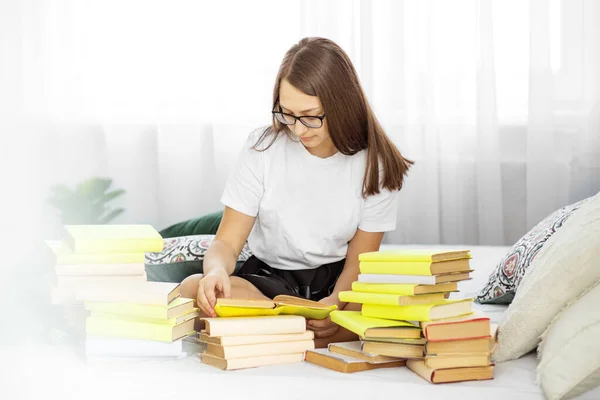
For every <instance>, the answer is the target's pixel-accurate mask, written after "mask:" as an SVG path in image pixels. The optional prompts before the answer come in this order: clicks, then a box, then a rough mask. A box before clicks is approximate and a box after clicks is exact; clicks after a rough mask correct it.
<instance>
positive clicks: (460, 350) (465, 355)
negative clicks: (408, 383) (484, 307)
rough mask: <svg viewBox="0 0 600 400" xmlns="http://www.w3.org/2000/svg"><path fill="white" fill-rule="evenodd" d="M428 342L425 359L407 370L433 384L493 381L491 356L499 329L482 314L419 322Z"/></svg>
mask: <svg viewBox="0 0 600 400" xmlns="http://www.w3.org/2000/svg"><path fill="white" fill-rule="evenodd" d="M420 326H421V328H422V330H423V335H424V336H425V339H426V344H425V350H424V358H423V359H413V360H408V361H407V364H406V365H407V367H408V368H410V369H411V370H412V371H413V372H415V373H416V374H418V375H419V376H421V377H422V378H424V379H426V380H427V381H429V382H431V383H447V382H459V381H470V380H485V379H493V377H494V365H493V364H492V362H491V354H492V352H493V350H494V346H495V345H496V340H497V336H496V332H497V328H498V327H497V325H495V324H491V323H490V319H489V317H487V316H485V315H484V314H483V313H482V312H480V311H475V312H474V313H472V314H469V315H465V316H459V317H452V318H447V319H442V320H436V321H429V322H420Z"/></svg>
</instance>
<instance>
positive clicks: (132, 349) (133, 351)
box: [85, 336, 184, 357]
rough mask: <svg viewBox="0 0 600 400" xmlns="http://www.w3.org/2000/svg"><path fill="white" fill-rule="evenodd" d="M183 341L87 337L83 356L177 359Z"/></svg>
mask: <svg viewBox="0 0 600 400" xmlns="http://www.w3.org/2000/svg"><path fill="white" fill-rule="evenodd" d="M182 354H184V352H183V341H182V340H176V341H174V342H159V341H155V340H141V339H127V338H107V337H101V336H88V337H87V338H86V339H85V355H86V356H98V357H108V356H110V357H179V356H181V355H182Z"/></svg>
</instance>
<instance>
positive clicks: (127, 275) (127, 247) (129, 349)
mask: <svg viewBox="0 0 600 400" xmlns="http://www.w3.org/2000/svg"><path fill="white" fill-rule="evenodd" d="M64 232H65V235H64V239H63V240H62V241H58V242H48V244H49V246H50V247H51V248H52V250H53V251H54V254H55V256H56V257H55V258H56V262H55V272H56V280H55V282H56V285H55V286H54V287H53V288H52V302H53V303H54V304H59V305H61V306H62V307H63V308H64V309H65V310H67V311H69V314H70V315H71V316H72V318H71V319H70V320H69V322H70V323H71V328H73V330H74V332H75V334H76V335H77V336H76V339H77V342H79V341H80V340H79V339H81V341H82V342H83V344H84V346H85V350H84V353H85V357H86V359H87V360H91V359H93V358H104V357H109V358H111V357H115V358H119V357H134V358H137V357H152V356H159V357H160V356H175V355H177V356H179V355H181V353H182V351H181V348H182V346H181V343H177V341H178V340H179V339H181V338H183V337H185V336H187V335H189V334H191V333H193V331H194V329H193V328H194V319H195V317H196V316H197V315H198V312H197V309H196V308H195V307H194V300H193V299H184V298H181V297H180V292H179V284H176V283H175V284H173V283H164V282H147V281H146V273H145V264H144V257H145V253H146V252H158V251H161V250H162V248H163V239H162V237H161V236H160V234H159V233H158V232H157V231H156V230H155V229H154V228H153V227H152V226H150V225H67V226H65V227H64ZM138 359H139V358H138Z"/></svg>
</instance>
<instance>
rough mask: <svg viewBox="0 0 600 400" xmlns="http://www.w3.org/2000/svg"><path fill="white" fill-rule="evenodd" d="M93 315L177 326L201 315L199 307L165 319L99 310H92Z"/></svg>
mask: <svg viewBox="0 0 600 400" xmlns="http://www.w3.org/2000/svg"><path fill="white" fill-rule="evenodd" d="M90 315H91V316H92V317H102V318H111V319H122V320H126V321H132V322H147V323H150V324H162V325H170V326H175V325H179V324H181V323H183V322H186V321H189V320H190V319H194V318H196V317H198V316H200V313H199V312H198V309H197V308H193V309H191V310H190V311H188V312H186V313H185V314H182V315H177V316H175V317H173V318H169V319H163V318H149V317H140V316H125V315H119V314H111V313H104V312H99V311H92V312H91V314H90Z"/></svg>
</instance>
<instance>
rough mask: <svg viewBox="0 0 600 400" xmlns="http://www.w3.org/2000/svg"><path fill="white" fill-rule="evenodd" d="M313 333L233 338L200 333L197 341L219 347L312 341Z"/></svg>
mask: <svg viewBox="0 0 600 400" xmlns="http://www.w3.org/2000/svg"><path fill="white" fill-rule="evenodd" d="M314 338H315V334H314V332H313V331H305V332H301V333H282V334H274V335H268V334H265V335H235V336H209V335H207V334H206V332H205V331H201V332H200V336H199V338H198V340H199V341H200V342H203V343H213V344H218V345H221V346H239V345H245V344H260V343H278V342H295V341H298V340H313V339H314Z"/></svg>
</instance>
